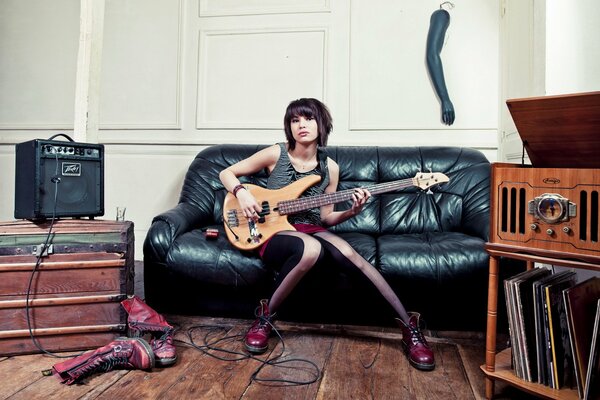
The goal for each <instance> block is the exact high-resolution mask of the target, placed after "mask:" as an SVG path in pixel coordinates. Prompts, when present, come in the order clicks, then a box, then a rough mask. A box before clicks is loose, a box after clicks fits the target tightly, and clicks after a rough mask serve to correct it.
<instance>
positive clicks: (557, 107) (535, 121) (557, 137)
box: [506, 92, 600, 168]
mask: <svg viewBox="0 0 600 400" xmlns="http://www.w3.org/2000/svg"><path fill="white" fill-rule="evenodd" d="M506 105H507V106H508V109H509V111H510V113H511V115H512V118H513V120H514V121H515V125H516V127H517V131H518V132H519V135H520V136H521V140H522V141H523V145H524V146H525V149H526V150H527V154H528V155H529V159H530V160H531V164H532V165H533V166H534V167H540V168H548V167H567V168H568V167H570V168H600V92H588V93H576V94H567V95H559V96H543V97H530V98H523V99H510V100H507V101H506Z"/></svg>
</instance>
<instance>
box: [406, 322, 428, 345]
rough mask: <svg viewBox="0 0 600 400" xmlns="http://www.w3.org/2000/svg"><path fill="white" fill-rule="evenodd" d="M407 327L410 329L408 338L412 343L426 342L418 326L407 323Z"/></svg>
mask: <svg viewBox="0 0 600 400" xmlns="http://www.w3.org/2000/svg"><path fill="white" fill-rule="evenodd" d="M408 329H410V338H411V340H412V342H413V343H414V344H417V343H422V344H424V345H426V344H427V342H426V341H425V336H423V332H421V329H419V327H416V326H410V325H409V326H408Z"/></svg>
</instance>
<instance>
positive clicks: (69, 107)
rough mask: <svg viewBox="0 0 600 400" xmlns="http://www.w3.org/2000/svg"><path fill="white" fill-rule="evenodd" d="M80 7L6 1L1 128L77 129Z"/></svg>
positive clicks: (67, 0)
mask: <svg viewBox="0 0 600 400" xmlns="http://www.w3.org/2000/svg"><path fill="white" fill-rule="evenodd" d="M78 37H79V2H78V1H72V0H56V1H45V0H28V1H23V0H2V1H1V2H0V129H64V128H69V127H71V128H72V126H73V113H74V100H75V71H76V66H77V46H78V40H77V39H78Z"/></svg>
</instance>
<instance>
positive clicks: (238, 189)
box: [231, 183, 246, 197]
mask: <svg viewBox="0 0 600 400" xmlns="http://www.w3.org/2000/svg"><path fill="white" fill-rule="evenodd" d="M240 189H246V188H245V187H244V185H242V184H241V183H240V184H239V185H237V186H235V187H234V188H233V190H232V191H231V194H233V196H234V197H237V192H239V191H240Z"/></svg>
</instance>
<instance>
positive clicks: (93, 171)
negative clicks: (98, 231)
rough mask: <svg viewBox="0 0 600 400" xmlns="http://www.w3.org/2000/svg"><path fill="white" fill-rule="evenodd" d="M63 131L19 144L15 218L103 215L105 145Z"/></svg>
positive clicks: (17, 150)
mask: <svg viewBox="0 0 600 400" xmlns="http://www.w3.org/2000/svg"><path fill="white" fill-rule="evenodd" d="M60 135H61V136H65V137H67V138H68V139H69V140H70V141H68V142H66V141H56V140H52V139H53V138H54V137H56V136H58V135H55V136H53V137H52V138H50V139H48V140H43V139H35V140H31V141H28V142H24V143H19V144H17V145H16V170H15V218H17V219H33V220H35V219H47V218H52V217H53V216H54V217H56V218H60V217H91V218H93V217H95V216H101V215H104V145H101V144H90V143H78V142H74V141H73V140H72V139H71V138H69V137H68V136H66V135H63V134H60Z"/></svg>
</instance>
